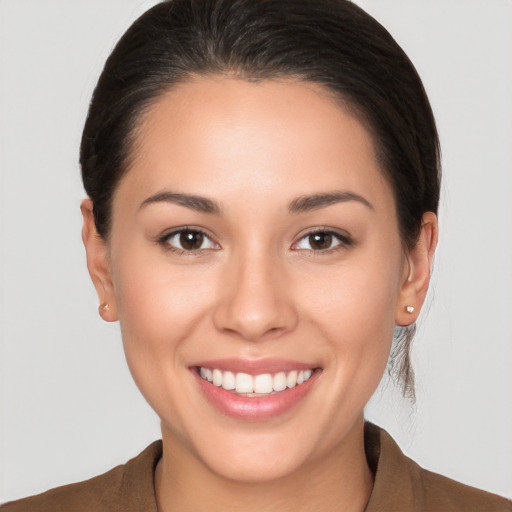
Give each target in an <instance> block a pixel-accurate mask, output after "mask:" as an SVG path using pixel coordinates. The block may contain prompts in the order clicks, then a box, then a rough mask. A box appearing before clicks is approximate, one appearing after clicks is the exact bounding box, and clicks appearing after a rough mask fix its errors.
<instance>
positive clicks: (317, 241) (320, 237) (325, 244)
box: [309, 233, 332, 250]
mask: <svg viewBox="0 0 512 512" xmlns="http://www.w3.org/2000/svg"><path fill="white" fill-rule="evenodd" d="M309 244H310V245H311V247H312V248H313V249H317V250H322V249H329V247H331V244H332V235H330V234H329V233H314V234H313V235H310V236H309Z"/></svg>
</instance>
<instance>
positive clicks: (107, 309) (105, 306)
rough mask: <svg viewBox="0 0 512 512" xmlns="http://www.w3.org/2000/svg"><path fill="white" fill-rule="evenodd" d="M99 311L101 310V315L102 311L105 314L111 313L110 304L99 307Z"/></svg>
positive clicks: (106, 303) (105, 303)
mask: <svg viewBox="0 0 512 512" xmlns="http://www.w3.org/2000/svg"><path fill="white" fill-rule="evenodd" d="M99 310H100V313H101V312H102V311H105V312H107V311H110V306H109V305H108V302H104V303H103V304H101V305H100V307H99Z"/></svg>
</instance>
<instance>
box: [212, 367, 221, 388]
mask: <svg viewBox="0 0 512 512" xmlns="http://www.w3.org/2000/svg"><path fill="white" fill-rule="evenodd" d="M213 385H214V386H217V387H220V386H222V372H221V371H220V370H213Z"/></svg>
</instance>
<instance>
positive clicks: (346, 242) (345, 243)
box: [157, 226, 353, 256]
mask: <svg viewBox="0 0 512 512" xmlns="http://www.w3.org/2000/svg"><path fill="white" fill-rule="evenodd" d="M185 233H189V234H194V235H196V236H197V235H200V236H202V237H204V238H203V240H202V241H201V246H202V245H203V243H204V242H205V240H208V241H209V243H210V244H211V245H214V246H215V247H208V248H201V247H199V248H198V249H190V250H187V249H180V248H178V247H174V246H173V245H171V244H170V242H169V240H170V239H171V238H174V237H176V236H178V235H180V236H181V235H183V234H185ZM315 235H324V236H328V237H332V239H335V240H337V241H338V243H337V244H336V245H335V246H334V247H328V248H326V249H317V250H315V249H312V248H311V249H307V248H303V249H301V248H298V245H299V244H300V243H301V242H302V241H303V240H306V239H308V238H309V237H312V236H315ZM157 242H158V243H159V244H160V245H161V246H162V247H163V248H164V249H165V250H166V251H169V252H173V253H175V254H178V255H188V256H193V255H198V254H201V253H203V252H204V251H208V250H218V249H220V246H219V244H217V243H216V242H214V241H213V240H212V238H211V237H210V236H209V235H208V234H206V233H205V232H204V231H203V230H202V229H199V228H195V227H186V226H185V227H181V228H179V229H175V230H173V231H171V232H169V233H165V234H164V235H162V236H161V237H159V238H158V239H157ZM331 242H332V240H331ZM352 245H353V240H352V238H351V237H350V236H349V235H347V234H341V233H339V232H336V231H333V230H331V229H327V228H317V229H314V230H312V231H309V232H307V233H306V234H304V235H303V236H301V237H300V238H299V240H298V241H297V242H294V243H293V244H292V250H295V251H300V250H304V251H308V252H310V253H312V254H315V255H324V254H331V253H333V252H336V251H340V250H343V249H346V248H348V247H350V246H352Z"/></svg>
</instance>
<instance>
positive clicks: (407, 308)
mask: <svg viewBox="0 0 512 512" xmlns="http://www.w3.org/2000/svg"><path fill="white" fill-rule="evenodd" d="M405 311H407V313H414V306H405Z"/></svg>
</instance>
